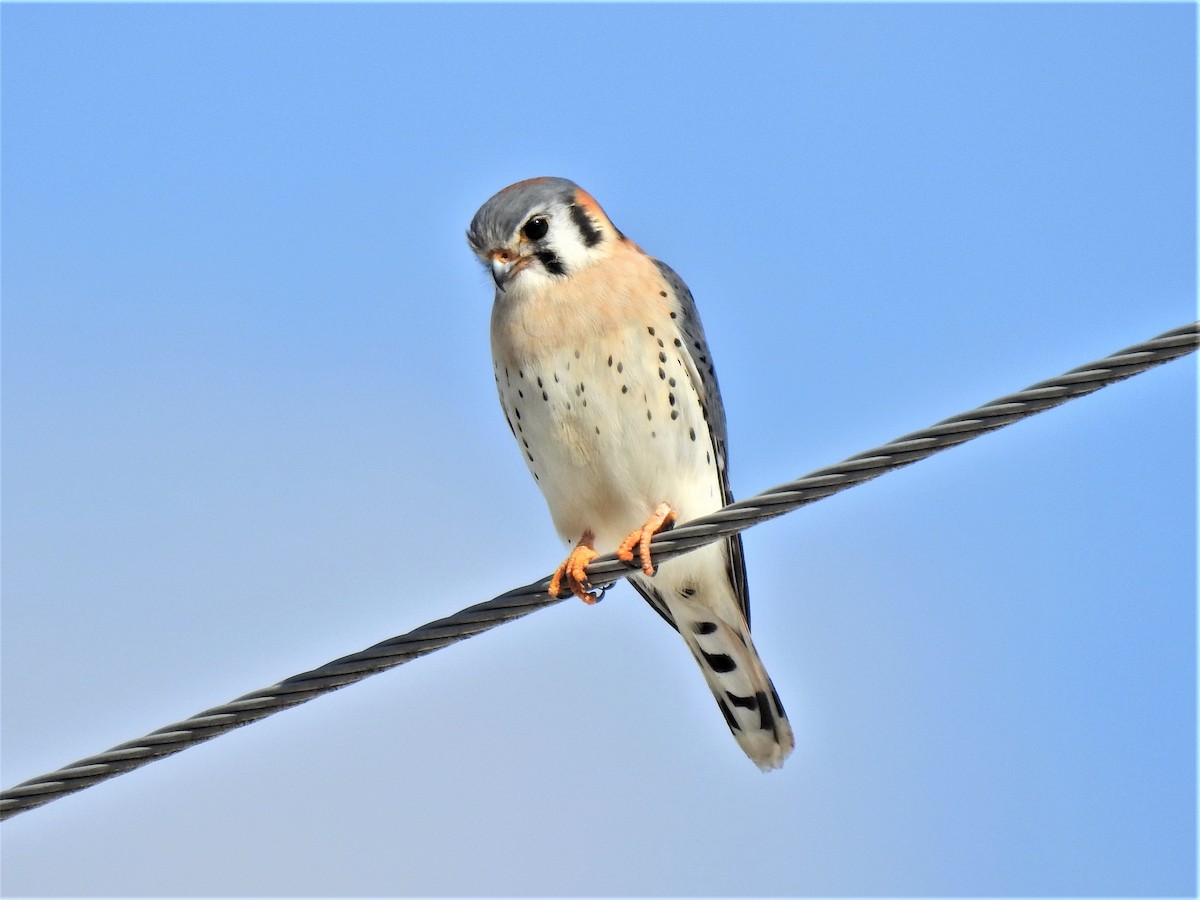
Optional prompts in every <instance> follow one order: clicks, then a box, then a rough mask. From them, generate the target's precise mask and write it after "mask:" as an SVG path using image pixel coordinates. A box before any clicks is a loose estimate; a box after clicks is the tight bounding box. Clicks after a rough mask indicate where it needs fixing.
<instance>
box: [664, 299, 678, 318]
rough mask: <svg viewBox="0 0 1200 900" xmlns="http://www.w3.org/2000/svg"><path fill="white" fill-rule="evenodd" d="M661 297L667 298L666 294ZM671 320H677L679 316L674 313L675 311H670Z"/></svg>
mask: <svg viewBox="0 0 1200 900" xmlns="http://www.w3.org/2000/svg"><path fill="white" fill-rule="evenodd" d="M663 296H664V297H665V296H667V295H666V294H663ZM671 318H672V319H677V318H679V316H678V315H677V314H676V313H675V311H674V310H672V311H671Z"/></svg>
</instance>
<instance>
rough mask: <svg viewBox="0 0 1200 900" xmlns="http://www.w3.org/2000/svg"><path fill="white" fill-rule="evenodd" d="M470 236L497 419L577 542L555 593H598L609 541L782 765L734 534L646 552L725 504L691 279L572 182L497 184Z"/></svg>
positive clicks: (719, 441) (721, 424)
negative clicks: (674, 553) (489, 297)
mask: <svg viewBox="0 0 1200 900" xmlns="http://www.w3.org/2000/svg"><path fill="white" fill-rule="evenodd" d="M467 242H468V244H469V245H470V248H471V250H472V251H473V252H474V254H475V255H476V257H478V259H479V261H480V262H482V263H483V265H484V266H485V268H486V269H487V271H488V272H490V274H491V277H492V280H493V281H494V283H495V296H494V300H493V305H492V311H491V349H492V361H493V373H494V375H495V380H496V387H497V389H498V392H499V395H500V404H501V406H502V408H503V410H504V416H505V418H506V420H507V422H508V426H509V429H510V430H511V431H512V434H513V437H514V438H516V440H517V442H518V445H519V447H520V449H521V451H522V453H523V455H524V459H525V462H526V465H527V466H528V467H529V471H530V472H531V473H532V475H533V478H534V480H535V481H536V483H537V486H538V487H539V488H540V489H541V492H542V494H543V496H544V498H545V500H546V504H547V506H548V507H549V510H550V515H551V518H552V519H553V522H554V526H555V529H556V530H557V532H558V533H559V535H561V536H562V538H563V539H564V541H566V543H567V544H568V546H572V549H571V550H570V553H569V554H568V556H567V558H566V560H564V561H563V563H562V564H561V565H560V566H559V567H558V568H557V570H556V571H555V573H554V575H553V577H552V579H551V583H550V586H549V592H550V593H551V594H552V595H554V596H556V597H559V596H564V595H566V596H569V595H570V594H574V595H575V596H577V597H579V598H580V599H581V600H583V601H584V602H585V603H588V604H592V603H595V602H596V600H597V599H598V598H597V594H596V593H595V592H594V591H593V590H592V588H591V585H590V584H589V582H588V578H587V571H586V569H587V565H588V563H589V562H590V561H591V560H593V559H594V558H596V556H597V555H599V553H600V550H601V549H603V550H610V551H611V550H613V549H615V550H616V553H617V555H618V557H619V558H620V559H621V560H623V561H625V562H626V563H628V564H630V565H631V567H632V568H631V572H630V574H629V575H628V576H627V579H628V580H629V582H630V583H631V584H632V585H633V587H634V588H635V589H636V590H637V591H638V593H640V594H641V595H642V596H643V597H644V598H645V599H646V600H647V602H648V603H649V604H650V606H651V607H652V608H653V609H654V610H655V611H656V612H657V613H658V614H659V615H660V616H662V618H663V619H664V620H666V622H667V624H669V625H670V626H671V627H672V628H674V629H675V630H676V631H677V632H678V633H679V634H680V636H681V637H682V638H683V641H684V643H685V644H686V645H687V647H688V649H689V650H690V651H691V653H692V655H693V657H694V658H695V660H696V662H697V663H698V664H699V666H700V670H701V672H702V673H703V675H704V678H705V681H706V682H707V683H708V687H709V688H710V689H711V690H712V693H713V696H714V697H715V698H716V701H717V706H718V707H719V708H720V710H721V712H722V714H723V715H724V718H725V722H726V724H727V725H728V726H729V730H730V731H731V732H732V733H733V736H734V738H735V739H736V740H737V742H738V744H739V745H740V746H741V748H742V750H743V751H745V753H746V755H747V756H749V757H750V759H751V760H752V761H753V762H754V763H755V764H756V765H758V766H759V768H761V769H762V770H763V771H768V770H771V769H776V768H778V767H779V766H781V765H782V763H783V761H784V759H785V758H786V757H787V756H788V754H789V753H790V752H791V750H792V748H793V746H794V743H795V740H794V737H793V733H792V728H791V725H790V723H789V722H788V718H787V715H786V713H785V712H784V709H783V704H782V703H781V702H780V700H779V695H778V693H777V692H776V690H775V687H774V685H773V684H772V683H771V679H770V677H769V676H768V675H767V671H766V669H765V668H764V666H763V663H762V661H761V660H760V658H759V655H758V652H757V651H756V650H755V648H754V643H753V642H752V641H751V639H750V605H749V596H748V589H747V582H746V567H745V562H744V556H743V550H742V540H741V536H740V535H735V536H733V537H730V538H726V539H723V540H721V541H717V542H714V543H711V544H708V545H706V546H704V547H701V548H699V549H697V550H694V551H692V552H690V553H687V554H685V555H683V556H680V557H676V558H674V559H671V560H667V561H665V562H663V563H662V564H661V565H659V566H657V567H656V566H655V565H654V561H653V558H652V555H651V551H650V540H651V539H652V538H653V536H654V535H655V534H656V533H657V532H659V531H661V530H664V529H668V528H670V527H671V526H672V525H673V524H674V523H675V522H676V521H688V520H690V519H693V518H696V517H698V516H702V515H705V514H707V513H710V512H713V511H714V510H717V509H719V508H721V507H722V506H724V505H726V504H728V503H729V502H731V501H732V499H733V498H732V494H731V493H730V489H729V473H728V467H727V460H726V420H725V411H724V408H723V406H722V403H721V392H720V390H719V388H718V386H717V376H716V371H715V369H714V367H713V361H712V355H711V353H710V352H709V349H708V342H707V340H706V339H705V336H704V329H703V327H702V326H701V323H700V317H699V314H698V313H697V310H696V304H695V302H694V300H693V299H692V294H691V292H690V291H689V290H688V287H687V285H686V284H685V283H684V281H683V279H682V278H680V277H679V275H677V274H676V273H675V272H674V270H672V269H671V268H670V267H669V266H668V265H667V264H666V263H664V262H661V261H659V260H657V259H655V258H653V257H651V256H649V255H648V254H647V253H646V252H645V251H643V250H642V249H641V247H639V246H638V245H637V244H635V243H634V242H633V241H632V240H630V239H629V238H627V237H626V236H625V235H624V234H623V233H622V232H621V231H620V230H618V229H617V227H616V226H615V225H613V223H612V221H611V220H610V219H609V217H608V215H607V214H606V213H605V212H604V210H603V209H602V208H601V207H600V205H599V204H598V203H597V202H596V201H595V199H593V198H592V196H591V195H590V194H588V193H587V192H586V191H585V190H583V189H582V188H581V187H579V186H578V185H577V184H575V183H574V182H573V181H570V180H569V179H566V178H556V177H540V178H531V179H528V180H525V181H520V182H517V183H516V184H512V185H510V186H508V187H506V188H504V189H503V190H501V191H500V192H498V193H497V194H495V195H494V196H492V197H491V198H490V199H489V200H488V201H487V202H486V203H484V204H483V206H481V207H480V208H479V211H478V212H477V213H476V214H475V216H474V218H473V219H472V221H471V224H470V226H469V227H468V229H467ZM598 548H600V549H598Z"/></svg>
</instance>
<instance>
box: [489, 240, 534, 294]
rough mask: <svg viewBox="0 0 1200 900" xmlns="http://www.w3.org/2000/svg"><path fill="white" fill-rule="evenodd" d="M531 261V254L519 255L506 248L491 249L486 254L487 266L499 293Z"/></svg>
mask: <svg viewBox="0 0 1200 900" xmlns="http://www.w3.org/2000/svg"><path fill="white" fill-rule="evenodd" d="M532 261H533V257H531V256H519V255H516V254H513V253H512V252H510V251H508V250H493V251H492V252H491V253H489V254H488V268H490V269H491V270H492V281H494V282H496V289H497V290H498V291H500V292H501V293H503V292H504V289H505V288H506V287H508V283H509V282H510V281H512V280H513V279H514V278H516V277H517V273H518V272H520V271H521V270H522V269H524V268H525V267H526V266H528V265H529V264H530V263H531V262H532Z"/></svg>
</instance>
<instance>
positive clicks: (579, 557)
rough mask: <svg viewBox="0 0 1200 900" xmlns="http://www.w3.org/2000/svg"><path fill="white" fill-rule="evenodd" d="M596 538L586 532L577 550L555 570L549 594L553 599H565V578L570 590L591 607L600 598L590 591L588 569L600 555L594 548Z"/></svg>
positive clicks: (576, 547) (576, 546)
mask: <svg viewBox="0 0 1200 900" xmlns="http://www.w3.org/2000/svg"><path fill="white" fill-rule="evenodd" d="M594 540H595V536H594V535H593V534H592V533H591V532H590V531H585V532H584V533H583V537H581V538H580V539H579V543H578V544H576V545H575V549H574V550H572V551H571V553H570V554H569V555H568V556H567V558H566V559H564V560H563V561H562V565H560V566H559V567H558V568H557V569H555V570H554V576H553V577H552V578H551V579H550V589H549V593H550V596H551V597H563V596H565V595H564V594H563V593H562V587H563V583H562V582H563V578H564V577H565V578H566V580H567V585H566V586H567V588H568V590H569V591H570V592H571V593H572V594H574V595H575V596H576V597H578V598H579V599H580V600H582V601H583V602H584V603H586V604H587V605H588V606H591V605H592V604H593V603H595V602H596V601H597V600H599V599H600V598H599V597H598V596H597V595H596V594H593V593H590V592H589V591H588V588H589V587H591V585H589V584H588V579H587V567H588V563H590V562H591V561H592V560H593V559H595V558H596V557H597V556H599V555H600V554H599V553H597V552H596V551H595V549H594V548H593V547H592V542H593V541H594Z"/></svg>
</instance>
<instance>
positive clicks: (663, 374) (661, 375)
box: [658, 369, 667, 381]
mask: <svg viewBox="0 0 1200 900" xmlns="http://www.w3.org/2000/svg"><path fill="white" fill-rule="evenodd" d="M658 377H659V378H661V379H662V380H663V381H666V380H667V372H666V370H665V369H659V370H658Z"/></svg>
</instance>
